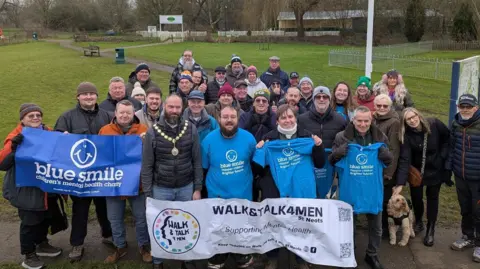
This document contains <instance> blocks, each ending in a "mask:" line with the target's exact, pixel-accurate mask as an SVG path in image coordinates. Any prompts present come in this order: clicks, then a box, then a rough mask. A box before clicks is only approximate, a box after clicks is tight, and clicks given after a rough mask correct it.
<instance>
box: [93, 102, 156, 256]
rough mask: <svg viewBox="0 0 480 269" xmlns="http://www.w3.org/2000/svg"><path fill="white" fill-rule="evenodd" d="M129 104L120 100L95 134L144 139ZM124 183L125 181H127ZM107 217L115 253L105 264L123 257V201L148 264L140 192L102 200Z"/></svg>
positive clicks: (141, 253)
mask: <svg viewBox="0 0 480 269" xmlns="http://www.w3.org/2000/svg"><path fill="white" fill-rule="evenodd" d="M134 113H135V109H134V107H133V104H132V103H131V102H130V101H128V100H122V101H120V102H118V103H117V107H116V109H115V117H114V118H113V121H112V123H110V124H108V125H105V126H103V127H102V129H100V132H99V133H98V134H99V135H138V136H140V137H144V136H145V132H146V131H147V129H148V127H147V126H146V125H144V124H140V121H139V119H138V118H137V116H135V114H134ZM127 180H128V179H127ZM106 199H107V215H108V220H109V221H110V225H111V227H112V238H113V243H114V245H115V247H116V249H115V252H114V253H112V254H111V255H109V256H108V257H107V258H106V259H105V263H115V262H117V261H118V260H119V259H120V258H122V257H123V256H125V255H126V254H127V241H126V231H125V205H126V200H128V203H129V204H130V207H131V209H132V214H133V217H134V220H135V235H136V238H137V244H138V248H139V252H140V255H142V259H143V261H144V262H152V256H151V255H150V240H149V237H148V228H147V217H146V214H145V213H146V212H145V210H146V205H145V194H143V193H142V187H141V185H140V192H139V195H137V196H131V197H106Z"/></svg>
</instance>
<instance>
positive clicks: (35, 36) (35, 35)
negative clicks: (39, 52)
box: [32, 32, 38, 40]
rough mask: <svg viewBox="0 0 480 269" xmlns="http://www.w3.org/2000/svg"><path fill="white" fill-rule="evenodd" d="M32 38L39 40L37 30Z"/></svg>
mask: <svg viewBox="0 0 480 269" xmlns="http://www.w3.org/2000/svg"><path fill="white" fill-rule="evenodd" d="M32 38H33V40H38V34H37V32H33V34H32Z"/></svg>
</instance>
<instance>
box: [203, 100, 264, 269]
mask: <svg viewBox="0 0 480 269" xmlns="http://www.w3.org/2000/svg"><path fill="white" fill-rule="evenodd" d="M237 113H238V112H237V110H236V109H235V108H233V107H231V106H227V107H224V108H223V109H222V110H221V111H220V120H219V123H220V129H216V130H214V131H212V132H210V133H209V134H208V135H207V137H205V139H204V140H203V142H202V166H203V168H204V169H206V170H207V179H206V186H207V192H208V198H222V199H231V198H239V199H247V200H250V201H251V200H252V195H253V192H252V184H253V173H252V166H251V164H250V162H251V160H252V158H253V154H254V153H255V146H256V140H255V137H254V136H253V135H252V134H251V133H249V132H247V131H245V130H243V129H239V128H238V114H237ZM228 256H229V253H225V254H217V255H215V256H213V257H212V258H210V259H209V261H208V268H209V269H221V268H224V265H225V261H226V260H227V258H228ZM233 257H234V259H235V262H236V263H237V267H238V268H251V267H252V265H253V256H252V255H242V254H233Z"/></svg>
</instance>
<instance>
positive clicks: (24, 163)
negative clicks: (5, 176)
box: [15, 128, 142, 197]
mask: <svg viewBox="0 0 480 269" xmlns="http://www.w3.org/2000/svg"><path fill="white" fill-rule="evenodd" d="M22 133H23V135H24V139H23V142H22V144H21V145H20V146H19V147H18V148H17V152H16V154H15V168H16V185H17V187H27V186H28V187H38V188H40V189H42V190H43V191H45V192H50V193H59V194H71V195H74V196H81V197H87V196H135V195H138V191H139V184H140V169H141V163H142V141H141V138H140V137H139V136H136V135H131V136H127V135H123V136H103V135H102V136H100V135H77V134H63V133H59V132H48V131H44V130H40V129H32V128H23V131H22Z"/></svg>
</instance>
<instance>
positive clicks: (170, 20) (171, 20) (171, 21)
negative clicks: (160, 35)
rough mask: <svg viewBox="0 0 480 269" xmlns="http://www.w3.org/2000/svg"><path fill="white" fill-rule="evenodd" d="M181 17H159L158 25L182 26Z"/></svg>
mask: <svg viewBox="0 0 480 269" xmlns="http://www.w3.org/2000/svg"><path fill="white" fill-rule="evenodd" d="M182 23H183V15H160V24H182Z"/></svg>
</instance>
